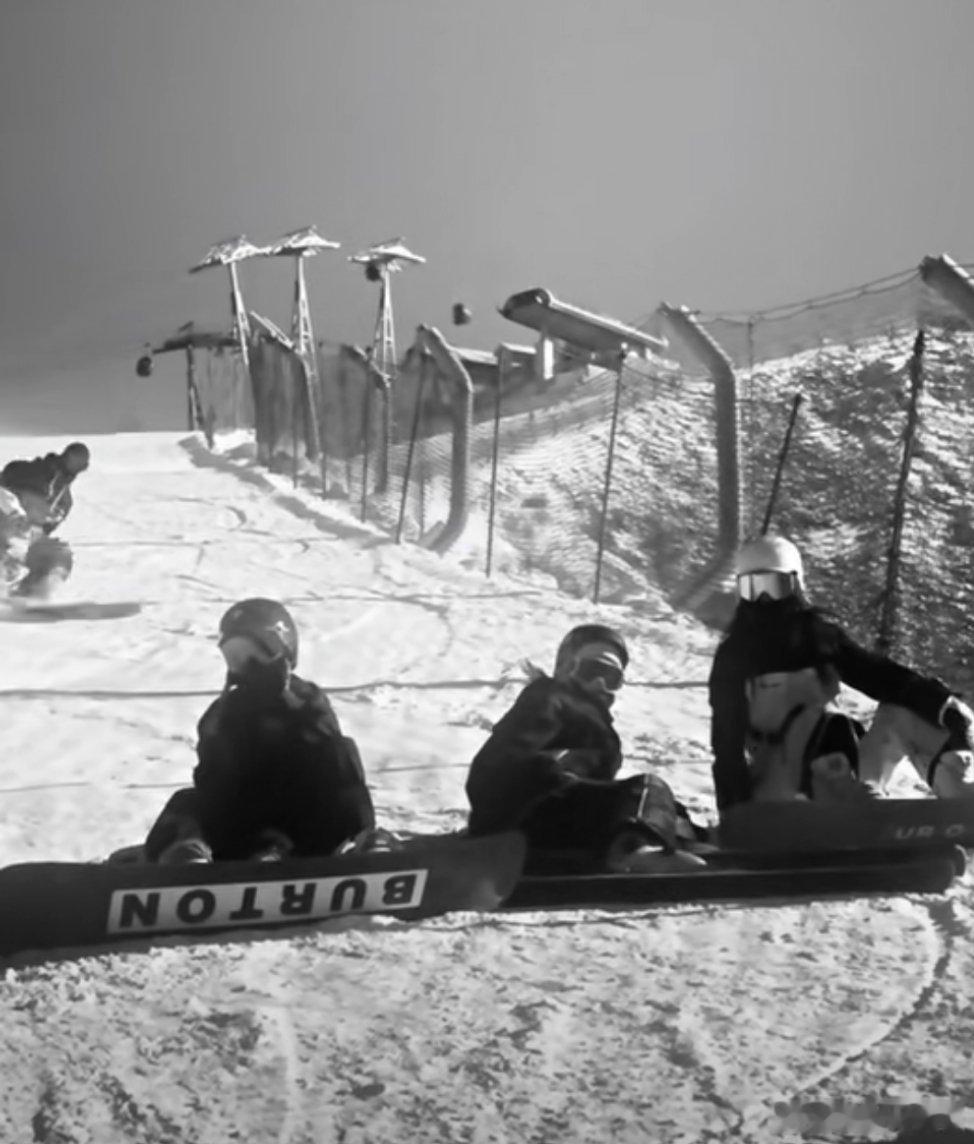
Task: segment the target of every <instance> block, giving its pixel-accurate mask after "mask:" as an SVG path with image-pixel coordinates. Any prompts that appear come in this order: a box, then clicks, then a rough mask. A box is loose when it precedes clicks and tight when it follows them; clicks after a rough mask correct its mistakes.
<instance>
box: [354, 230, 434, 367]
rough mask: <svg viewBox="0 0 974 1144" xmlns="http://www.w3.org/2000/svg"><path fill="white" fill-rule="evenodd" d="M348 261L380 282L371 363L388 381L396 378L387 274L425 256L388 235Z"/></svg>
mask: <svg viewBox="0 0 974 1144" xmlns="http://www.w3.org/2000/svg"><path fill="white" fill-rule="evenodd" d="M348 261H349V262H358V263H360V264H362V265H364V266H365V276H366V278H368V279H369V281H370V282H378V283H379V310H378V313H377V315H376V320H375V332H374V333H373V335H372V362H373V364H374V365H375V367H376V369H377V370H378V371H379V372H380V373H381V374H382V376H383V377H385V378H386V380H387V381H388V382H390V383H391V382H393V381H395V375H396V334H395V327H394V325H393V318H392V292H391V290H390V288H389V276H390V275H391V274H394V273H395V272H396V271H399V270H402V268H403V263H405V262H411V263H414V264H422V263H425V262H426V259H425V258H423V257H422V256H421V255H419V254H414V253H413V252H412V251H411V250H409V249H408V248H407V247H406V245H405V242H404V241H403V239H402V238H391V239H389V240H388V241H387V242H379V243H376V245H375V246H370V247H368V249H366V250H361V251H359V253H358V254H352V255H350V256H349V259H348Z"/></svg>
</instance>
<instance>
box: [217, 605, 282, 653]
mask: <svg viewBox="0 0 974 1144" xmlns="http://www.w3.org/2000/svg"><path fill="white" fill-rule="evenodd" d="M233 636H247V637H249V638H250V639H252V640H253V641H254V642H255V643H257V644H259V645H260V646H261V647H262V648H264V649H265V651H267V652H269V653H271V654H272V655H279V654H283V655H284V658H285V659H286V660H287V662H288V663H289V664H290V665H291V667H294V666H295V665H296V664H297V662H298V629H297V625H296V624H295V622H294V620H293V619H292V618H291V614H290V612H288V610H287V608H285V607H284V605H283V604H279V603H278V602H277V600H266V599H264V598H263V597H260V596H255V597H252V598H251V599H249V600H241V601H240V602H239V603H236V604H234V605H233V607H232V608H230V609H229V610H228V611H227V612H225V613H224V615H223V618H222V619H221V620H220V643H221V644H222V643H223V642H224V641H225V640H228V639H231V638H232V637H233Z"/></svg>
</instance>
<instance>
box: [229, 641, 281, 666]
mask: <svg viewBox="0 0 974 1144" xmlns="http://www.w3.org/2000/svg"><path fill="white" fill-rule="evenodd" d="M220 651H221V652H222V653H223V658H224V660H225V661H226V665H227V670H228V671H229V672H231V673H232V674H238V673H240V672H242V671H244V670H245V669H246V667H247V666H248V665H249V664H251V663H263V664H267V663H273V662H274V660H276V659H281V658H283V657H282V655H281V653H280V652H276V653H275V652H270V651H268V650H267V649H266V648H264V647H261V646H260V644H259V643H257V642H255V641H254V640H252V639H248V638H247V637H246V636H231V637H230V638H229V639H227V640H224V641H223V643H221V644H220Z"/></svg>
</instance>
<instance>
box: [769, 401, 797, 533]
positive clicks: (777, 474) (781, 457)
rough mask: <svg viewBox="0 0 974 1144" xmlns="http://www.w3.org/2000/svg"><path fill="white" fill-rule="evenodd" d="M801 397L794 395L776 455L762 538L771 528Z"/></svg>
mask: <svg viewBox="0 0 974 1144" xmlns="http://www.w3.org/2000/svg"><path fill="white" fill-rule="evenodd" d="M803 396H804V395H803V394H801V393H796V394H795V396H794V399H793V400H792V403H791V413H790V415H789V417H788V428H787V429H786V430H785V439H784V441H783V442H782V445H781V452H780V453H779V454H778V464H777V467H776V468H775V471H774V481H773V482H772V484H771V495H770V496H769V497H768V507H767V508H766V509H765V510H764V520H763V521H762V523H761V535H762V536H764V534H765V533H766V532H767V531H768V529H769V528H770V527H771V514H772V513H773V512H774V506H775V503H776V502H777V500H778V490H779V489H780V488H781V474H782V471H783V470H784V467H785V459H786V458H787V456H788V448H789V446H790V445H791V434H792V432H793V430H794V428H795V421H796V420H797V418H798V407H799V406H800V405H801V403H802V400H803Z"/></svg>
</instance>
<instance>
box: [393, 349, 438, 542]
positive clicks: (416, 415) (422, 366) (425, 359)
mask: <svg viewBox="0 0 974 1144" xmlns="http://www.w3.org/2000/svg"><path fill="white" fill-rule="evenodd" d="M429 366H430V357H429V354H426V353H424V354H421V355H420V359H419V381H418V382H417V384H416V403H415V405H414V406H413V424H412V428H411V429H410V432H409V445H408V446H407V448H406V471H405V473H404V474H403V478H402V497H401V498H400V501H399V523H398V524H397V525H396V543H397V544H400V543H402V526H403V521H404V520H405V518H406V500H407V498H408V496H409V478H410V475H411V473H412V468H413V452H414V450H415V448H416V438H417V437H418V436H419V419H420V416H421V415H422V409H423V389H424V388H425V386H426V371H427V370H428V369H429Z"/></svg>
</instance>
